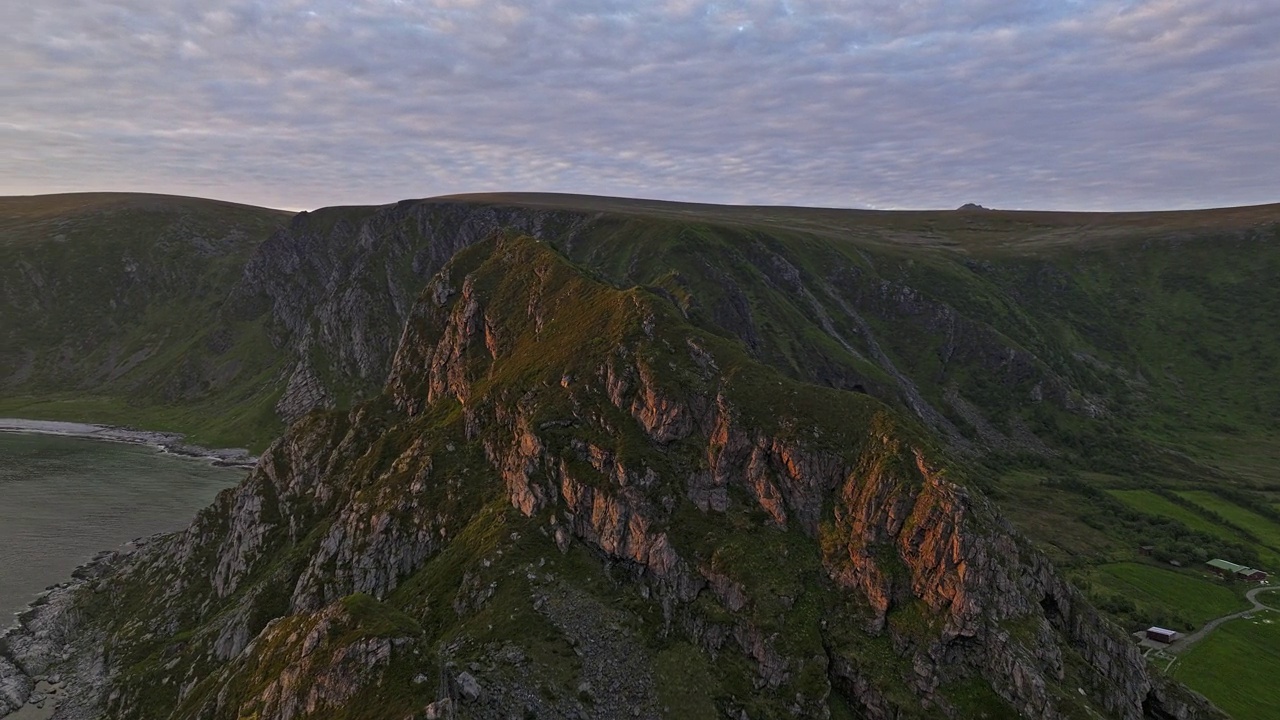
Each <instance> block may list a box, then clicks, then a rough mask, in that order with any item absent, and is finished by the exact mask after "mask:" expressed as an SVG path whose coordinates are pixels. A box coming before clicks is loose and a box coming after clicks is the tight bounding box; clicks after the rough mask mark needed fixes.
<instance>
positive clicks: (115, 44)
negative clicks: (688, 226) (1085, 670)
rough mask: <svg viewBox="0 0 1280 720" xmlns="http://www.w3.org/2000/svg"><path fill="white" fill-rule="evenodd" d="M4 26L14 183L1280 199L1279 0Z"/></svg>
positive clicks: (158, 9)
mask: <svg viewBox="0 0 1280 720" xmlns="http://www.w3.org/2000/svg"><path fill="white" fill-rule="evenodd" d="M0 24H2V25H3V26H4V28H5V29H4V32H3V34H2V35H0V99H2V102H0V194H31V193H44V192H61V191H78V190H143V191H153V192H168V193H175V194H189V195H201V196H206V197H217V198H224V199H230V200H238V201H242V202H249V203H254V204H260V205H271V206H276V207H287V208H312V207H318V206H322V205H331V204H352V203H385V202H392V201H395V200H398V199H401V198H406V197H425V196H430V195H440V194H447V193H457V192H476V191H493V190H536V191H556V192H581V193H591V194H607V195H624V196H638V197H654V198H666V199H679V200H696V201H707V202H730V203H770V204H772V203H783V204H800V205H824V206H841V207H881V208H923V207H954V206H957V205H960V204H961V203H964V202H978V203H981V204H984V205H987V206H992V207H1007V208H1058V209H1104V210H1105V209H1144V208H1185V207H1205V206H1219V205H1242V204H1253V203H1264V202H1276V201H1280V132H1278V131H1280V44H1278V43H1280V3H1277V2H1275V0H1231V1H1230V2H1226V1H1224V0H1133V1H1132V2H1094V1H1093V0H1025V1H1020V0H902V1H898V2H893V1H890V0H869V1H867V2H857V1H855V0H758V1H756V0H747V1H745V2H696V1H693V0H665V1H664V0H653V1H652V2H644V1H642V0H635V1H634V2H622V1H615V0H602V1H599V2H592V1H590V0H530V1H529V2H496V1H495V2H490V1H488V0H347V1H339V0H244V1H241V0H237V1H234V2H217V1H216V0H114V1H108V0H41V1H40V2H34V1H33V2H20V1H19V0H5V1H4V2H2V3H0Z"/></svg>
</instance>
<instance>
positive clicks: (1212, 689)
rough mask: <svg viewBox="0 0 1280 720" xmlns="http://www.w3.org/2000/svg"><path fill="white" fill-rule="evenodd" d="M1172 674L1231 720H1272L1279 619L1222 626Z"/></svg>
mask: <svg viewBox="0 0 1280 720" xmlns="http://www.w3.org/2000/svg"><path fill="white" fill-rule="evenodd" d="M1172 674H1173V677H1174V678H1176V679H1177V680H1179V681H1181V682H1183V683H1186V685H1187V686H1188V687H1190V688H1191V689H1192V690H1195V691H1197V692H1199V693H1201V694H1203V695H1204V696H1205V697H1207V698H1209V699H1210V700H1212V701H1213V702H1214V704H1216V705H1217V706H1218V707H1220V708H1222V709H1223V710H1225V711H1227V713H1229V714H1230V715H1231V717H1233V718H1235V720H1273V719H1274V718H1275V716H1276V708H1277V707H1280V684H1277V683H1276V682H1275V679H1276V677H1280V614H1277V613H1261V614H1259V615H1256V616H1254V617H1253V618H1252V619H1240V620H1233V621H1231V622H1229V623H1226V624H1225V625H1223V626H1222V627H1220V628H1218V630H1217V631H1215V632H1214V633H1213V634H1211V635H1209V636H1208V637H1206V638H1205V639H1204V640H1202V641H1201V642H1200V644H1199V645H1196V646H1195V647H1194V648H1192V649H1191V650H1189V651H1188V652H1187V654H1186V655H1184V656H1182V657H1181V658H1180V659H1179V660H1178V661H1177V662H1176V663H1175V664H1174V666H1173V668H1172Z"/></svg>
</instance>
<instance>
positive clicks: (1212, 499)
mask: <svg viewBox="0 0 1280 720" xmlns="http://www.w3.org/2000/svg"><path fill="white" fill-rule="evenodd" d="M1178 495H1179V496H1181V497H1183V498H1186V499H1187V500H1190V501H1191V502H1193V503H1195V504H1197V505H1199V506H1201V507H1204V508H1208V509H1210V510H1212V511H1214V512H1216V513H1218V514H1219V515H1221V516H1222V517H1224V518H1226V519H1227V520H1228V521H1229V522H1231V523H1233V524H1235V525H1238V526H1240V527H1242V528H1244V529H1245V530H1247V531H1249V532H1251V533H1253V534H1254V535H1256V536H1257V538H1258V539H1259V540H1261V541H1262V542H1263V543H1264V544H1266V545H1268V546H1270V547H1272V548H1280V524H1277V523H1276V522H1275V521H1274V520H1272V519H1270V518H1267V517H1264V516H1262V515H1259V514H1258V513H1256V512H1253V511H1252V510H1249V509H1248V508H1244V507H1241V506H1239V505H1237V504H1235V503H1233V502H1231V501H1230V500H1226V499H1225V498H1221V497H1218V496H1217V495H1214V494H1213V493H1211V492H1206V491H1204V490H1192V491H1187V492H1180V493H1178ZM1277 569H1280V568H1277Z"/></svg>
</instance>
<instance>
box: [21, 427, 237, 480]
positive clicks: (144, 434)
mask: <svg viewBox="0 0 1280 720" xmlns="http://www.w3.org/2000/svg"><path fill="white" fill-rule="evenodd" d="M0 432H2V433H22V434H28V435H61V436H63V437H78V438H87V439H90V440H102V441H105V442H119V443H128V444H130V445H150V446H152V447H154V448H155V449H156V450H158V451H159V452H161V453H163V454H166V455H177V456H180V457H186V458H191V459H196V460H206V461H208V462H209V463H210V464H212V465H216V466H218V467H238V468H252V467H253V466H254V465H255V464H257V462H258V458H257V457H255V456H254V455H252V454H250V453H249V451H248V450H246V449H244V448H206V447H201V446H199V445H192V444H190V443H186V442H183V437H184V436H183V435H181V434H180V433H167V432H156V431H152V430H134V429H132V428H125V427H116V426H112V425H94V424H90V423H73V422H60V421H55V420H28V419H25V418H0Z"/></svg>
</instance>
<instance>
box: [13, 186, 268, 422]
mask: <svg viewBox="0 0 1280 720" xmlns="http://www.w3.org/2000/svg"><path fill="white" fill-rule="evenodd" d="M288 217H289V213H284V212H280V211H275V210H266V209H263V208H254V207H247V206H242V205H234V204H232V203H223V202H216V201H211V200H197V199H192V198H175V197H168V196H160V195H127V194H119V193H103V194H84V195H52V196H43V197H32V198H0V302H3V303H4V311H3V313H0V395H2V398H3V399H0V403H3V410H0V412H4V413H6V414H9V413H12V414H17V415H23V416H43V417H47V418H49V419H67V420H77V421H89V420H96V421H99V422H111V423H121V424H124V423H130V424H132V423H137V422H138V421H139V420H142V421H144V424H145V421H146V420H148V419H151V417H150V416H155V419H156V420H157V422H152V423H150V424H153V425H157V426H158V427H160V428H163V427H165V426H168V427H171V428H173V427H181V428H182V429H189V427H190V425H191V424H193V423H191V418H193V417H198V416H200V415H201V414H202V413H203V414H205V415H210V414H213V415H217V414H221V413H225V412H226V410H227V408H228V407H231V406H233V405H235V404H236V403H237V402H239V400H240V399H241V398H239V397H236V393H235V388H236V387H237V386H238V385H239V384H242V383H243V382H244V380H243V379H244V378H257V380H256V381H257V382H259V383H260V382H262V380H263V379H264V377H266V378H269V377H270V376H271V374H272V372H273V367H272V366H273V363H274V359H273V358H272V357H270V355H269V354H268V353H262V352H258V351H256V350H255V349H254V347H255V343H257V344H263V343H260V340H261V335H260V334H258V333H256V332H255V328H253V327H250V326H248V325H247V324H239V325H234V326H230V327H224V328H219V329H218V330H217V331H214V329H213V328H211V323H210V320H212V319H213V318H215V317H216V316H217V314H218V312H219V311H220V308H221V306H222V303H223V301H224V300H225V299H226V294H227V291H228V289H229V288H230V287H231V286H232V284H233V283H234V282H235V281H236V279H237V278H238V277H239V275H240V272H241V269H242V268H243V266H244V263H245V262H247V261H248V259H249V257H250V256H251V254H252V253H253V252H254V250H255V249H256V248H257V247H258V246H259V245H260V244H261V243H262V242H263V240H265V239H266V238H267V236H268V235H269V234H270V233H271V232H272V231H273V230H274V229H275V228H276V227H277V226H279V225H280V224H281V223H282V222H284V221H285V220H286V219H287V218H288ZM237 343H238V344H237ZM144 408H147V409H148V410H144ZM140 416H142V417H140ZM241 422H243V418H241ZM236 439H237V440H238V439H239V438H236Z"/></svg>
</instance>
